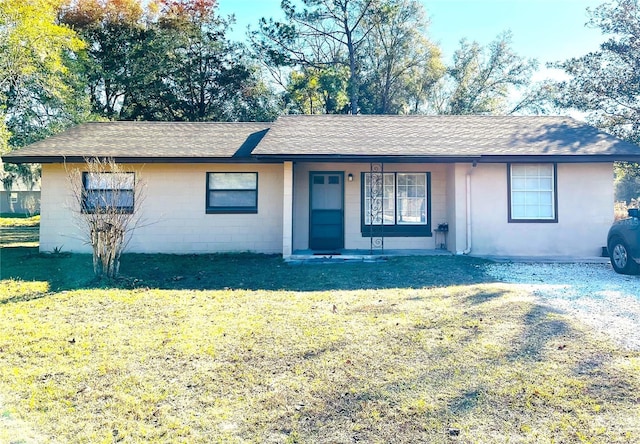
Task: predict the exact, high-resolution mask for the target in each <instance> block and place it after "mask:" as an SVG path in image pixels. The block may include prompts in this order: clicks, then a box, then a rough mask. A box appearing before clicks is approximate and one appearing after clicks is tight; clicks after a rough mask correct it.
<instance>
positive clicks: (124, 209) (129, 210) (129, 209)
mask: <svg viewBox="0 0 640 444" xmlns="http://www.w3.org/2000/svg"><path fill="white" fill-rule="evenodd" d="M90 174H94V175H96V174H97V175H106V174H126V175H131V176H133V181H132V185H131V186H132V187H131V188H91V189H88V188H87V181H88V177H89V175H90ZM135 188H136V174H135V173H134V172H132V171H122V172H117V173H113V172H108V171H105V172H97V173H96V172H90V171H84V172H83V173H82V203H81V206H82V212H83V213H85V214H96V213H98V214H100V213H104V212H105V211H104V210H105V207H102V206H92V207H89V206H88V205H87V199H88V197H89V195H90V194H91V192H92V191H96V192H101V193H104V192H119V193H121V192H130V193H131V205H127V206H118V207H111V208H113V209H115V210H116V212H118V213H122V214H133V212H134V210H135V198H136V196H135Z"/></svg>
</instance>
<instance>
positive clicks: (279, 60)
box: [251, 0, 383, 114]
mask: <svg viewBox="0 0 640 444" xmlns="http://www.w3.org/2000/svg"><path fill="white" fill-rule="evenodd" d="M382 3H383V0H333V1H320V0H301V2H296V1H293V0H283V1H282V3H281V6H282V10H283V12H284V14H285V21H283V22H279V21H274V20H273V19H269V20H267V19H265V18H262V19H261V20H260V24H259V27H260V28H259V30H258V31H254V32H253V33H252V34H251V41H252V43H253V48H254V51H255V52H256V53H257V55H258V57H259V58H260V59H262V60H263V61H264V62H265V63H266V64H267V66H269V67H270V68H272V69H276V70H277V68H280V67H295V68H299V69H302V68H305V69H308V68H315V69H323V68H331V67H333V68H340V67H345V68H347V69H348V71H349V80H348V85H347V91H348V97H349V111H350V112H351V113H352V114H357V112H358V110H359V105H358V100H359V94H360V86H361V78H360V75H361V70H362V64H363V48H364V45H365V41H366V36H367V34H369V32H371V30H372V27H373V22H374V21H375V17H376V16H377V14H379V11H380V7H381V5H382ZM298 6H302V9H298ZM336 71H338V72H339V69H337V70H336ZM303 94H304V93H303Z"/></svg>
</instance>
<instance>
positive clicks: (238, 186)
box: [209, 173, 258, 190]
mask: <svg viewBox="0 0 640 444" xmlns="http://www.w3.org/2000/svg"><path fill="white" fill-rule="evenodd" d="M257 179H258V175H257V173H209V189H210V190H255V189H256V186H257V183H256V182H257Z"/></svg>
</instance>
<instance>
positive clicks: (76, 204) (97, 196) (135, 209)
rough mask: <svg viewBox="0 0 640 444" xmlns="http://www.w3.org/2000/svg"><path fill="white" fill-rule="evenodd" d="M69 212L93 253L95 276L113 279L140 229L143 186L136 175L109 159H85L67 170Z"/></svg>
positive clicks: (137, 174)
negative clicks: (134, 232)
mask: <svg viewBox="0 0 640 444" xmlns="http://www.w3.org/2000/svg"><path fill="white" fill-rule="evenodd" d="M67 178H68V180H69V184H70V189H71V195H72V200H73V203H72V205H73V207H72V209H73V211H74V215H75V218H76V221H77V222H78V225H79V226H80V229H81V231H82V235H83V238H84V239H85V240H86V241H87V242H88V243H90V244H91V248H92V250H93V271H94V273H95V274H96V276H99V277H100V276H106V277H108V278H115V277H117V275H118V272H119V268H120V257H121V255H122V253H123V251H124V250H125V249H126V247H127V244H128V243H129V241H130V240H131V234H132V233H133V231H134V230H135V229H136V228H137V227H139V226H140V222H141V219H140V216H141V214H140V213H141V211H140V206H141V204H142V201H143V198H144V194H143V191H144V183H143V181H142V180H141V179H140V176H139V172H136V171H133V170H131V169H125V168H123V167H122V166H120V165H119V164H117V163H116V162H115V161H114V160H113V159H97V158H92V159H85V164H84V166H83V167H82V168H74V169H69V168H67Z"/></svg>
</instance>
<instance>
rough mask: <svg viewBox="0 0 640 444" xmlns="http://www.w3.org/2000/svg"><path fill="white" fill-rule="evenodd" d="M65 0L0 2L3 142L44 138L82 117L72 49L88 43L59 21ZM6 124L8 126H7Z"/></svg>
mask: <svg viewBox="0 0 640 444" xmlns="http://www.w3.org/2000/svg"><path fill="white" fill-rule="evenodd" d="M60 3H61V2H60V1H50V0H33V1H25V2H19V1H3V2H0V117H1V118H2V121H3V124H2V126H1V127H0V147H2V146H4V149H6V147H7V130H8V131H10V132H11V139H10V140H9V143H8V145H9V146H10V147H15V146H21V145H25V144H27V143H30V142H33V141H35V140H39V139H41V138H43V137H46V136H47V135H49V134H51V133H52V132H55V131H56V130H58V129H59V128H60V127H64V126H66V125H69V124H70V123H73V122H74V121H77V119H78V116H79V114H82V112H83V111H82V107H81V106H79V105H80V104H81V102H82V97H83V94H82V92H81V91H82V90H81V89H80V90H78V89H77V88H75V87H74V82H75V81H76V78H75V73H74V72H73V70H71V69H70V66H69V64H68V63H67V62H68V61H69V58H70V55H71V54H73V53H74V52H75V51H78V50H80V49H81V48H82V47H83V46H84V43H83V42H82V41H81V40H80V39H79V38H78V37H77V36H76V34H75V33H74V32H73V31H72V30H71V29H69V28H68V27H66V26H63V25H60V24H58V23H57V20H56V14H57V10H58V7H59V5H60ZM5 124H6V126H4V125H5Z"/></svg>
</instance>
